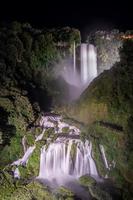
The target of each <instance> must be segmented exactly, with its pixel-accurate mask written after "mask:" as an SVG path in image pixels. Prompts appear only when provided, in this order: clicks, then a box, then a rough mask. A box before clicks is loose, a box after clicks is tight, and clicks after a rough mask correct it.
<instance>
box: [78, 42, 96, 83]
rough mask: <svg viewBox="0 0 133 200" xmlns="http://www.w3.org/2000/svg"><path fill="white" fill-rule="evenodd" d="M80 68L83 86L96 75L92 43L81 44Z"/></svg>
mask: <svg viewBox="0 0 133 200" xmlns="http://www.w3.org/2000/svg"><path fill="white" fill-rule="evenodd" d="M80 69H81V82H82V85H83V86H86V85H88V84H89V83H90V82H91V81H92V80H93V79H94V78H95V77H96V76H97V54H96V50H95V47H94V45H92V44H89V45H88V44H87V43H82V44H81V47H80Z"/></svg>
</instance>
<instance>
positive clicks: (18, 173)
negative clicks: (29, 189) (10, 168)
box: [13, 168, 20, 179]
mask: <svg viewBox="0 0 133 200" xmlns="http://www.w3.org/2000/svg"><path fill="white" fill-rule="evenodd" d="M13 174H14V178H16V179H20V172H19V169H18V168H16V169H15V170H14V172H13Z"/></svg>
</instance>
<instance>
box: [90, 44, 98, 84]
mask: <svg viewBox="0 0 133 200" xmlns="http://www.w3.org/2000/svg"><path fill="white" fill-rule="evenodd" d="M97 74H98V72H97V53H96V49H95V47H94V45H92V44H89V46H88V80H89V82H91V81H92V80H93V79H94V78H95V77H97Z"/></svg>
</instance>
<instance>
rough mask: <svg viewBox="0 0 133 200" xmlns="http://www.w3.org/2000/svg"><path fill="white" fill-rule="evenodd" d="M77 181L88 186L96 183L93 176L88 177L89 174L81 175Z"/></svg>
mask: <svg viewBox="0 0 133 200" xmlns="http://www.w3.org/2000/svg"><path fill="white" fill-rule="evenodd" d="M79 183H80V184H81V185H83V186H85V187H90V186H92V185H95V184H96V181H95V179H94V178H92V177H90V176H87V175H84V176H81V177H80V178H79Z"/></svg>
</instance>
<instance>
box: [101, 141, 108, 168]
mask: <svg viewBox="0 0 133 200" xmlns="http://www.w3.org/2000/svg"><path fill="white" fill-rule="evenodd" d="M99 147H100V151H101V154H102V158H103V161H104V164H105V167H106V169H110V167H109V165H108V161H107V158H106V155H105V150H104V147H103V145H101V144H100V145H99Z"/></svg>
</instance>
